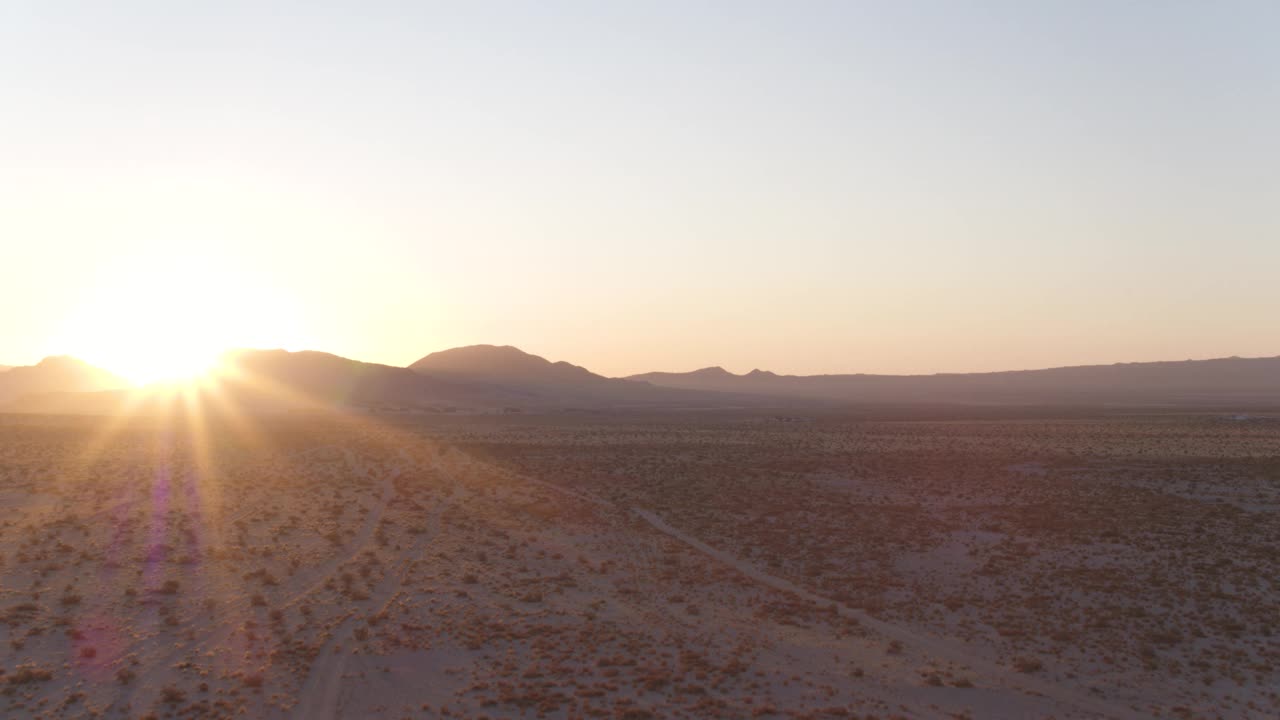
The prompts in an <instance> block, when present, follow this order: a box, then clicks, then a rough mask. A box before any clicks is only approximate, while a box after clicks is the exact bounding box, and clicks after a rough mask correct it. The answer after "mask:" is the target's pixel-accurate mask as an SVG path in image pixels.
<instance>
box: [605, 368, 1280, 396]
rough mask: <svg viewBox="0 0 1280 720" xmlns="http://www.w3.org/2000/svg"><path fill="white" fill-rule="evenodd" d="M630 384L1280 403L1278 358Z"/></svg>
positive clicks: (717, 375) (647, 378)
mask: <svg viewBox="0 0 1280 720" xmlns="http://www.w3.org/2000/svg"><path fill="white" fill-rule="evenodd" d="M628 379H629V380H635V381H642V382H647V383H650V384H653V385H656V386H661V387H670V388H681V389H686V390H710V391H717V392H737V393H750V394H755V395H769V396H774V397H781V398H790V399H816V398H822V399H828V400H840V401H844V402H864V403H901V402H907V403H921V402H940V403H974V404H1067V405H1089V404H1094V405H1098V404H1111V405H1118V404H1133V405H1153V404H1154V405H1180V404H1182V405H1210V404H1220V403H1225V404H1240V403H1246V404H1268V403H1270V404H1274V403H1280V356H1277V357H1270V358H1237V357H1231V358H1220V359H1214V360H1185V361H1174V362H1146V363H1117V364H1114V365H1083V366H1076V367H1061V368H1050V369H1045V370H1015V371H1006V372H989V373H943V374H937V375H865V374H857V375H777V374H775V373H772V372H767V371H764V370H753V371H751V372H750V373H747V374H745V375H735V374H733V373H729V372H726V371H724V370H723V369H721V368H704V369H702V370H695V371H693V372H687V373H663V372H653V373H645V374H642V375H633V376H631V377H629V378H628Z"/></svg>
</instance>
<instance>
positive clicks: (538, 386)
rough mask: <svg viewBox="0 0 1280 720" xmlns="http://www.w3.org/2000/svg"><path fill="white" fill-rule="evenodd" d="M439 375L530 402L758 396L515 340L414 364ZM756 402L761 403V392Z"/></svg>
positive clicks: (610, 403)
mask: <svg viewBox="0 0 1280 720" xmlns="http://www.w3.org/2000/svg"><path fill="white" fill-rule="evenodd" d="M409 368H410V369H411V370H412V371H413V372H415V373H418V374H421V375H425V376H428V377H434V378H438V379H449V380H454V381H459V380H464V381H468V382H473V383H483V384H486V385H489V386H491V387H494V388H497V389H501V390H503V391H505V392H511V393H516V394H518V395H519V396H521V397H522V398H523V402H522V403H512V404H513V405H517V406H524V407H542V408H556V407H560V408H568V407H582V408H605V407H614V408H617V407H655V406H670V407H690V406H706V405H715V406H723V405H726V404H735V403H738V404H740V403H742V402H748V401H752V400H751V399H746V398H738V397H728V396H725V395H723V394H720V393H705V392H702V391H697V390H692V391H691V390H678V389H672V388H663V387H654V386H652V385H650V384H648V383H641V382H633V381H631V380H622V379H617V378H607V377H604V376H603V375H597V374H596V373H593V372H591V371H590V370H587V369H586V368H584V367H579V366H577V365H572V364H570V363H567V362H563V361H562V362H551V361H550V360H547V359H546V358H543V357H540V356H538V355H532V354H530V353H527V352H524V351H523V350H520V349H519V348H514V347H511V346H510V345H502V346H497V345H470V346H467V347H460V348H454V349H452V350H442V351H440V352H436V353H431V354H430V355H427V356H426V357H424V358H422V359H420V360H418V361H417V362H415V363H413V364H412V365H410V366H409ZM752 402H755V403H758V402H759V398H755V399H754V400H753V401H752Z"/></svg>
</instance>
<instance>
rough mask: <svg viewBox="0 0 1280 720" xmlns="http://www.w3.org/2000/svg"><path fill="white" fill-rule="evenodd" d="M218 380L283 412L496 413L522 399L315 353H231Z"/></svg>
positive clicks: (244, 397)
mask: <svg viewBox="0 0 1280 720" xmlns="http://www.w3.org/2000/svg"><path fill="white" fill-rule="evenodd" d="M216 378H217V379H218V381H219V382H221V383H222V384H223V385H224V386H225V387H226V388H227V389H228V391H234V392H236V393H238V395H239V396H240V398H241V400H242V401H244V402H246V403H249V404H253V403H258V404H265V405H277V406H279V405H285V406H292V405H313V406H344V405H345V406H352V405H363V406H403V407H414V408H424V407H448V406H461V407H469V408H491V407H499V406H502V405H503V404H507V403H511V402H515V401H518V400H519V399H520V398H519V397H516V396H513V395H512V394H511V393H509V392H504V391H501V390H498V389H495V388H492V387H489V386H486V385H483V384H478V383H473V382H468V381H466V380H465V379H455V378H436V377H430V376H426V375H423V374H420V373H416V372H413V371H412V370H409V369H408V368H401V367H393V366H390V365H379V364H376V363H366V362H360V361H358V360H351V359H349V358H344V357H340V356H338V355H331V354H329V353H322V352H314V351H303V352H286V351H284V350H241V351H236V352H233V353H228V354H227V355H226V356H224V358H223V360H222V363H221V366H220V370H219V371H218V373H217V374H216Z"/></svg>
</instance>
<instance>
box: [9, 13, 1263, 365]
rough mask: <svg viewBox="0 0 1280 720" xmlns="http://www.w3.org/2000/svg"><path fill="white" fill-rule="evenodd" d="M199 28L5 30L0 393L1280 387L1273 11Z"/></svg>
mask: <svg viewBox="0 0 1280 720" xmlns="http://www.w3.org/2000/svg"><path fill="white" fill-rule="evenodd" d="M200 5H201V6H200V7H197V6H196V4H194V3H172V2H130V1H128V0H120V1H118V2H112V3H103V2H97V1H96V0H92V1H83V2H76V1H60V0H31V1H27V0H8V1H7V2H3V3H0V98H2V101H0V308H3V309H2V310H0V363H6V364H26V363H32V362H35V361H37V360H39V359H40V358H41V357H43V356H45V355H51V354H73V355H76V356H78V357H81V358H83V359H85V360H88V361H90V362H95V363H98V364H102V365H104V366H106V367H107V368H108V369H116V370H117V371H119V372H126V374H133V375H134V376H136V377H138V378H146V377H147V376H148V375H155V374H158V373H160V372H161V371H162V370H163V369H164V367H165V366H166V364H173V363H176V362H178V359H175V358H179V359H182V360H183V361H184V362H185V361H187V360H190V359H191V358H195V357H197V356H204V355H207V354H209V353H210V352H212V351H214V350H216V349H220V348H222V347H225V346H237V347H246V346H247V347H287V348H289V349H303V348H309V349H319V350H325V351H328V352H334V353H337V354H340V355H345V356H348V357H354V358H357V359H361V360H367V361H372V362H382V363H388V364H394V365H404V364H408V363H410V362H412V361H414V360H416V359H417V358H419V357H421V356H422V355H424V354H426V353H428V352H432V351H435V350H441V349H445V348H448V347H454V346H458V345H468V344H475V343H494V344H512V345H516V346H519V347H521V348H523V349H525V350H527V351H530V352H534V353H537V354H541V355H544V356H547V357H549V358H550V359H553V360H569V361H571V362H574V363H576V364H580V365H585V366H587V367H589V368H591V369H592V370H595V371H597V372H601V373H604V374H608V375H623V374H629V373H636V372H645V371H651V370H668V371H681V370H691V369H694V368H698V367H704V366H710V365H721V366H724V367H726V368H728V369H730V370H732V371H737V372H743V371H747V370H750V369H752V368H756V367H759V368H765V369H770V370H774V371H777V372H792V373H821V372H887V373H924V372H937V371H979V370H999V369H1015V368H1034V367H1049V366H1060V365H1074V364H1087V363H1109V362H1116V361H1140V360H1157V359H1185V358H1204V357H1221V356H1228V355H1242V356H1261V355H1268V356H1269V355H1276V354H1280V133H1277V132H1276V128H1278V127H1280V43H1277V42H1275V31H1276V28H1277V27H1280V3H1275V2H1272V1H1270V0H1266V1H1263V2H1231V1H1224V2H1214V3H1206V2H1176V1H1159V2H1157V1H1152V2H1142V1H1138V0H1134V1H1131V2H1119V3H1117V2H1088V1H1085V2H1081V1H1071V2H1065V1H1064V2H1049V1H1046V2H1034V3H1027V2H1014V1H1009V2H963V1H960V2H957V1H953V0H948V1H940V2H911V1H907V2H901V1H894V2H889V1H886V2H856V1H854V0H845V1H843V2H804V1H798V2H693V1H688V0H686V1H681V2H661V1H655V2H644V3H602V2H556V1H554V0H553V1H550V2H537V3H535V2H467V3H456V2H450V3H433V2H407V1H406V2H374V1H365V2H359V3H356V2H349V3H344V2H315V1H314V0H312V1H311V2H298V3H293V2H270V3H267V2H238V1H236V0H229V1H227V2H220V3H205V4H200ZM147 357H155V358H160V359H159V360H155V361H154V362H152V363H151V366H149V365H148V361H147V360H146V358H147ZM128 368H132V370H128Z"/></svg>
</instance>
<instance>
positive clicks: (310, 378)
mask: <svg viewBox="0 0 1280 720" xmlns="http://www.w3.org/2000/svg"><path fill="white" fill-rule="evenodd" d="M126 386H127V383H125V382H124V381H123V380H121V379H120V378H118V377H116V376H114V375H112V374H110V373H108V372H106V371H103V370H100V369H98V368H94V367H93V366H91V365H88V364H86V363H83V362H81V361H79V360H75V359H73V358H47V359H46V360H44V361H42V362H41V363H40V364H39V365H36V366H32V367H18V368H13V369H11V370H8V371H5V372H3V373H0V405H2V406H3V407H4V409H5V410H7V411H22V412H80V413H107V414H109V413H112V412H117V411H119V410H120V409H122V408H126V407H128V408H132V409H135V410H138V409H141V410H144V411H145V410H146V409H148V408H151V409H163V408H165V407H168V404H170V403H173V402H179V401H181V398H182V397H184V396H185V397H186V398H187V399H188V400H190V399H191V398H193V397H194V398H204V399H207V400H208V401H209V402H211V403H212V402H216V403H220V404H222V405H224V406H229V407H236V408H239V409H241V410H248V411H281V410H298V409H322V408H356V409H365V410H374V411H380V412H381V411H402V412H450V411H481V412H491V411H502V410H510V409H512V408H518V409H521V410H531V411H548V410H550V411H556V410H568V409H584V410H605V409H626V408H731V407H755V408H760V407H780V406H818V405H825V406H833V405H850V404H866V405H926V404H948V405H949V404H963V405H972V406H979V405H981V406H1004V405H1008V406H1024V405H1026V406H1029V405H1053V406H1063V405H1075V406H1101V405H1112V406H1188V407H1208V406H1213V405H1231V406H1262V405H1272V406H1274V405H1280V357H1274V358H1253V359H1245V358H1223V359H1217V360H1197V361H1191V360H1188V361H1183V362H1152V363H1122V364H1116V365H1093V366H1080V367H1063V368H1051V369H1047V370H1021V371H1011V372H993V373H968V374H955V373H952V374H938V375H865V374H857V375H812V376H798V375H778V374H775V373H772V372H767V371H764V370H753V371H751V372H750V373H746V374H744V375H735V374H733V373H730V372H728V371H726V370H724V369H723V368H719V367H710V368H703V369H701V370H695V371H693V372H688V373H646V374H644V375H636V376H632V377H631V378H625V379H619V378H607V377H603V376H601V375H597V374H595V373H592V372H591V371H589V370H587V369H585V368H582V367H579V366H576V365H571V364H569V363H565V362H550V361H548V360H546V359H544V358H541V357H538V356H536V355H530V354H528V353H525V352H523V351H521V350H518V349H516V348H513V347H497V346H492V345H476V346H471V347H465V348H456V349H453V350H446V351H443V352H438V353H432V354H431V355H428V356H426V357H424V358H422V359H421V360H419V361H418V362H415V363H414V364H413V365H412V366H410V367H408V368H403V367H393V366H390V365H379V364H376V363H366V362H360V361H357V360H351V359H349V358H344V357H339V356H337V355H331V354H329V353H323V352H312V351H304V352H286V351H284V350H240V351H235V352H231V353H228V354H227V355H226V356H225V357H224V358H223V362H222V364H221V367H220V369H219V370H218V371H216V372H215V373H213V374H212V375H211V376H210V377H209V378H207V379H206V380H204V381H203V382H202V383H201V384H198V385H196V386H193V387H194V388H195V389H194V390H193V389H192V388H191V387H187V388H185V389H180V391H179V390H173V391H167V390H166V388H165V387H164V386H151V387H148V388H142V389H138V390H119V389H118V388H124V387H126Z"/></svg>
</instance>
